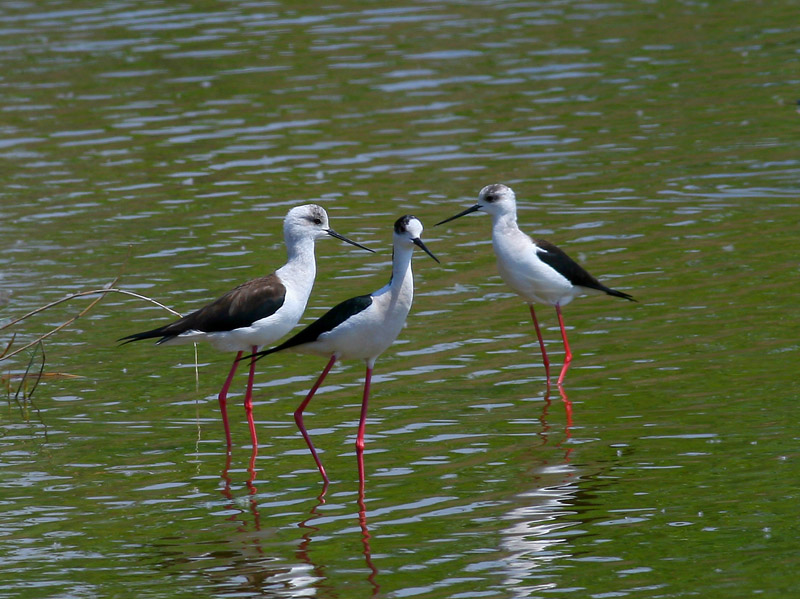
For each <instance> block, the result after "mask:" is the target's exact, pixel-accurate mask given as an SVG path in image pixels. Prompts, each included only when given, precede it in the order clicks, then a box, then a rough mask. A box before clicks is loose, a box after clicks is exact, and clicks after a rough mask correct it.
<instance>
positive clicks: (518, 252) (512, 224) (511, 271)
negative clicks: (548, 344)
mask: <svg viewBox="0 0 800 599" xmlns="http://www.w3.org/2000/svg"><path fill="white" fill-rule="evenodd" d="M478 211H481V212H486V213H487V214H489V215H490V216H491V217H492V246H493V247H494V253H495V256H496V257H497V269H498V270H499V271H500V276H501V277H502V278H503V281H505V282H506V284H507V285H508V286H509V287H511V289H513V290H514V292H516V293H517V294H518V295H519V296H521V297H522V299H524V300H525V301H526V302H528V305H529V306H530V310H531V318H533V326H534V328H535V329H536V336H537V337H538V338H539V347H540V348H541V350H542V361H543V362H544V369H545V376H546V377H547V384H548V385H549V384H550V361H549V360H548V358H547V351H546V350H545V347H544V339H543V338H542V332H541V330H540V329H539V322H538V321H537V320H536V312H535V311H534V309H533V304H534V302H540V303H543V304H548V305H551V306H555V309H556V314H557V315H558V324H559V325H560V327H561V337H562V339H563V340H564V351H565V357H564V365H563V367H562V368H561V374H560V375H559V377H558V384H559V385H561V384H563V382H564V377H565V376H566V374H567V369H568V368H569V365H570V362H572V352H571V351H570V348H569V342H568V341H567V331H566V329H565V328H564V317H563V316H562V314H561V307H562V306H566V305H567V304H568V303H569V302H571V301H572V300H573V299H575V298H576V297H578V296H580V295H584V294H587V293H607V294H608V295H614V296H616V297H621V298H624V299H627V300H631V301H636V300H635V299H633V297H632V296H630V295H628V294H627V293H624V292H622V291H617V290H616V289H610V288H609V287H606V286H605V285H603V284H602V283H601V282H600V281H598V280H597V279H596V278H594V277H593V276H592V275H590V274H589V273H588V272H586V270H585V269H584V268H583V267H582V266H580V265H579V264H578V263H577V262H575V261H574V260H573V259H572V258H570V257H569V256H567V254H566V253H564V251H563V250H561V249H559V248H558V247H556V246H555V245H553V244H552V243H550V242H549V241H545V240H544V239H532V238H531V237H529V236H528V235H526V234H525V233H523V232H522V231H521V230H520V228H519V226H517V201H516V196H515V195H514V192H513V191H512V190H511V188H510V187H507V186H505V185H501V184H499V183H496V184H494V185H487V186H486V187H484V188H483V189H481V191H480V194H479V195H478V203H477V204H475V205H474V206H471V207H469V208H467V209H466V210H464V211H463V212H459V213H458V214H456V215H455V216H451V217H450V218H447V219H445V220H443V221H441V222H439V223H436V225H434V226H438V225H442V224H444V223H447V222H450V221H451V220H455V219H457V218H460V217H462V216H465V215H467V214H470V213H472V212H478Z"/></svg>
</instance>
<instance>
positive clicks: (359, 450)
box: [356, 365, 372, 495]
mask: <svg viewBox="0 0 800 599" xmlns="http://www.w3.org/2000/svg"><path fill="white" fill-rule="evenodd" d="M371 382H372V366H369V365H367V374H366V376H365V377H364V398H363V399H362V400H361V418H360V419H359V421H358V436H357V437H356V457H357V458H358V486H359V489H360V492H361V494H362V495H363V494H364V481H365V480H366V479H365V477H364V429H365V428H366V427H367V408H368V404H369V387H370V383H371Z"/></svg>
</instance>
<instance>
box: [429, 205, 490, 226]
mask: <svg viewBox="0 0 800 599" xmlns="http://www.w3.org/2000/svg"><path fill="white" fill-rule="evenodd" d="M480 209H481V205H480V204H475V205H474V206H470V207H469V208H467V209H466V210H464V211H463V212H459V213H458V214H456V215H455V216H451V217H450V218H446V219H444V220H443V221H441V222H438V223H436V224H435V225H433V226H434V227H438V226H439V225H443V224H445V223H449V222H450V221H451V220H456V219H457V218H461V217H462V216H466V215H467V214H470V213H472V212H475V211H477V210H480Z"/></svg>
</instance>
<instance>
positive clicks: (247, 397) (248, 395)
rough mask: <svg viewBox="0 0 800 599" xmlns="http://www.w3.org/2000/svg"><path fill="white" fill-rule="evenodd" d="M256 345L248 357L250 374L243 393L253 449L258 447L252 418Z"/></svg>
mask: <svg viewBox="0 0 800 599" xmlns="http://www.w3.org/2000/svg"><path fill="white" fill-rule="evenodd" d="M257 351H258V346H256V345H254V346H253V357H252V358H250V376H249V377H248V378H247V392H245V394H244V412H245V414H247V424H248V426H249V427H250V441H251V442H252V444H253V451H254V452H255V451H257V448H258V435H257V434H256V423H255V421H254V420H253V379H254V378H255V375H256V357H255V353H256V352H257Z"/></svg>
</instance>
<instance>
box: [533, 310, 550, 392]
mask: <svg viewBox="0 0 800 599" xmlns="http://www.w3.org/2000/svg"><path fill="white" fill-rule="evenodd" d="M528 306H529V307H530V309H531V318H533V327H534V328H535V329H536V336H537V337H538V338H539V348H540V349H541V350H542V362H544V375H545V376H546V377H547V384H548V385H549V384H550V360H548V359H547V350H545V348H544V339H543V338H542V331H541V329H539V321H538V320H536V312H535V311H534V309H533V304H528Z"/></svg>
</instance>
